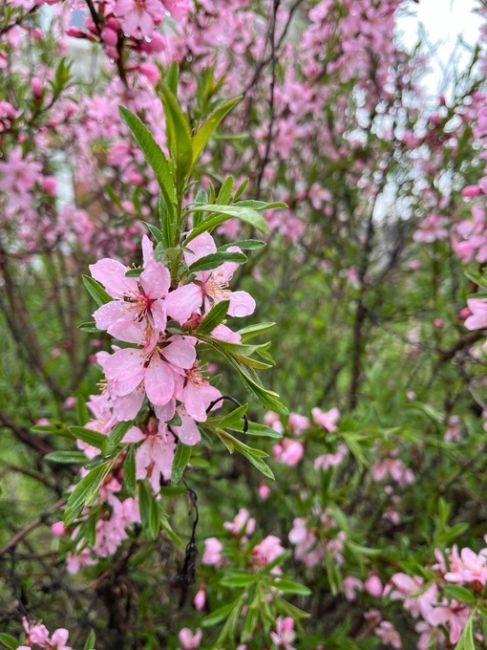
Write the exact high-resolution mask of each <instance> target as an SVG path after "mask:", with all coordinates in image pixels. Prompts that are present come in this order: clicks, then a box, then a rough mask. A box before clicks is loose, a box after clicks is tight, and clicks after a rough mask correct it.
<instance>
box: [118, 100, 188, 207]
mask: <svg viewBox="0 0 487 650" xmlns="http://www.w3.org/2000/svg"><path fill="white" fill-rule="evenodd" d="M119 110H120V115H121V116H122V119H123V121H124V122H125V124H126V125H127V126H128V127H129V129H130V130H131V131H132V134H133V136H134V138H135V141H136V142H137V144H138V145H139V147H140V149H141V150H142V153H143V154H144V156H145V159H146V161H147V163H148V164H149V165H150V166H151V167H152V170H153V171H154V174H155V176H156V179H157V182H158V183H159V187H160V188H161V192H162V194H163V195H164V198H165V199H166V203H167V207H168V209H169V210H171V211H172V206H173V204H174V202H175V200H176V194H175V188H174V180H173V176H172V170H171V166H170V164H169V162H168V160H167V159H166V157H165V155H164V153H163V152H162V149H161V148H160V146H159V145H158V144H157V142H156V141H155V140H154V137H153V136H152V133H151V132H150V131H149V129H148V128H147V127H146V125H145V124H144V123H143V122H142V120H141V119H140V118H139V117H137V115H135V114H134V113H132V112H131V111H129V110H128V109H127V108H125V106H120V108H119Z"/></svg>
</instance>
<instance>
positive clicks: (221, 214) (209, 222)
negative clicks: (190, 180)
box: [185, 204, 268, 245]
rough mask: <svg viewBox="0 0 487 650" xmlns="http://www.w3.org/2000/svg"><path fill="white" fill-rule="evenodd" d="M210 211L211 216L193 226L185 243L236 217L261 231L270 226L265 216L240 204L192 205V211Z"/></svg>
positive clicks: (265, 230)
mask: <svg viewBox="0 0 487 650" xmlns="http://www.w3.org/2000/svg"><path fill="white" fill-rule="evenodd" d="M199 211H202V212H210V213H212V214H210V216H209V217H208V218H207V219H205V220H204V221H202V222H201V223H200V224H199V225H198V226H196V227H195V228H193V230H192V231H191V232H190V233H189V234H188V236H187V237H186V241H185V244H186V245H187V244H189V242H190V241H192V240H193V239H194V238H195V237H197V236H198V235H201V233H202V232H211V231H212V230H213V229H214V228H216V227H217V226H219V225H220V224H221V223H223V222H225V221H227V220H228V219H232V218H236V219H240V220H241V221H244V222H245V223H248V224H249V225H251V226H252V227H253V228H256V229H257V230H260V231H261V232H264V233H265V232H267V231H268V226H267V222H266V220H265V219H264V217H263V216H262V215H261V214H260V212H257V210H253V209H252V208H247V207H242V206H238V205H216V204H208V205H194V204H193V205H192V206H191V212H196V213H197V212H199Z"/></svg>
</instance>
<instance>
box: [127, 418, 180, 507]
mask: <svg viewBox="0 0 487 650" xmlns="http://www.w3.org/2000/svg"><path fill="white" fill-rule="evenodd" d="M141 441H142V445H140V446H139V447H137V451H136V453H135V466H136V478H137V479H144V478H147V479H148V480H149V483H150V484H151V487H152V489H153V490H154V492H155V493H156V494H158V493H159V490H160V481H161V478H162V479H164V480H166V481H168V480H169V479H170V478H171V471H172V463H173V459H174V452H175V450H176V442H175V440H174V437H173V436H172V435H171V433H169V431H168V429H167V426H166V424H164V423H162V422H159V423H158V422H157V421H156V420H155V419H152V420H149V422H148V424H147V426H146V428H145V433H143V432H142V431H141V430H140V429H139V428H138V427H131V428H130V429H129V430H128V432H127V433H126V434H125V437H124V442H131V443H136V442H141Z"/></svg>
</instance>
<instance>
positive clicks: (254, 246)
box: [218, 239, 267, 251]
mask: <svg viewBox="0 0 487 650" xmlns="http://www.w3.org/2000/svg"><path fill="white" fill-rule="evenodd" d="M230 246H238V247H239V248H241V249H242V250H243V251H255V250H258V249H259V248H264V246H267V244H266V242H265V241H262V240H261V239H240V240H239V241H234V242H228V243H227V244H223V246H220V248H219V249H218V250H219V251H224V250H226V249H227V248H229V247H230Z"/></svg>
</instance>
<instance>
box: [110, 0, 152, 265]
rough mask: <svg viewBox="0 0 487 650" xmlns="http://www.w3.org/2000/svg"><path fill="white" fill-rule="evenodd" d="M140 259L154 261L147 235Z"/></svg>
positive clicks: (146, 263) (145, 263)
mask: <svg viewBox="0 0 487 650" xmlns="http://www.w3.org/2000/svg"><path fill="white" fill-rule="evenodd" d="M118 3H120V0H118ZM117 8H118V4H117ZM142 261H143V262H144V268H145V267H146V266H147V265H148V264H149V262H153V261H154V244H153V243H152V242H151V240H150V239H149V237H147V235H144V236H143V237H142Z"/></svg>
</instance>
